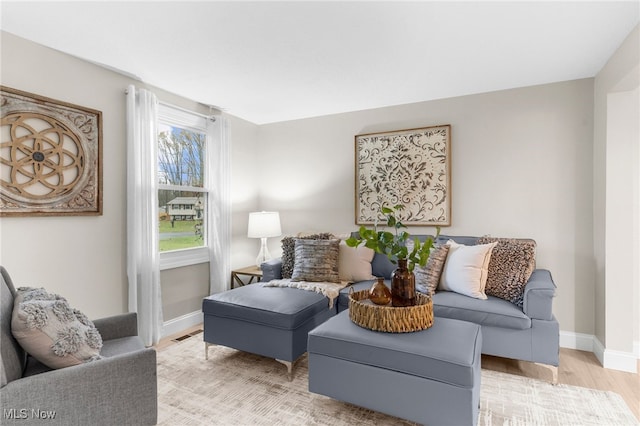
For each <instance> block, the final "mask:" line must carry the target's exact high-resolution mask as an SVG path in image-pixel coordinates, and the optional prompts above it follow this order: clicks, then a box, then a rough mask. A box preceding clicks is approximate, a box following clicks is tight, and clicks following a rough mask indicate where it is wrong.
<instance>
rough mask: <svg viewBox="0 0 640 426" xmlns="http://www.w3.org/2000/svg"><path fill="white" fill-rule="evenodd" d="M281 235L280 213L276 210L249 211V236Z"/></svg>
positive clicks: (267, 236)
mask: <svg viewBox="0 0 640 426" xmlns="http://www.w3.org/2000/svg"><path fill="white" fill-rule="evenodd" d="M280 235H282V230H281V229H280V214H279V213H278V212H253V213H249V229H248V230H247V237H249V238H269V237H278V236H280Z"/></svg>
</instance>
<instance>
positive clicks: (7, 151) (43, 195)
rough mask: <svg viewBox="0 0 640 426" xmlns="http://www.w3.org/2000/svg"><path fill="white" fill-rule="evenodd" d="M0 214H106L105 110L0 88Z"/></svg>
mask: <svg viewBox="0 0 640 426" xmlns="http://www.w3.org/2000/svg"><path fill="white" fill-rule="evenodd" d="M0 108H1V109H2V114H1V122H0V136H1V139H0V216H59V215H101V214H102V164H101V161H102V160H101V157H102V113H101V112H100V111H96V110H93V109H89V108H85V107H81V106H78V105H73V104H69V103H66V102H61V101H56V100H53V99H49V98H45V97H42V96H38V95H34V94H31V93H27V92H22V91H19V90H15V89H11V88H8V87H4V86H0Z"/></svg>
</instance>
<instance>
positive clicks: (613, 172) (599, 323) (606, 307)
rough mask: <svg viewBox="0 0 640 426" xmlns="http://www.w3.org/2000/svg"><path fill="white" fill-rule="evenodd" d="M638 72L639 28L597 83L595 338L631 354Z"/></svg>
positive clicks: (635, 338)
mask: <svg viewBox="0 0 640 426" xmlns="http://www.w3.org/2000/svg"><path fill="white" fill-rule="evenodd" d="M639 74H640V30H639V27H638V26H636V28H635V29H634V30H633V31H632V32H631V34H629V36H628V37H627V39H626V40H625V41H624V42H623V43H622V45H621V46H620V47H619V48H618V50H617V51H616V52H615V54H614V55H613V56H612V57H611V58H610V59H609V61H608V62H607V64H606V65H605V66H604V67H603V69H602V70H601V71H600V72H599V73H598V75H597V76H596V78H595V84H594V143H593V150H594V151H593V152H594V163H593V170H594V181H593V193H594V204H593V212H594V222H593V229H594V231H593V232H594V241H595V244H594V258H595V264H596V287H595V297H596V307H595V308H596V309H595V335H596V338H597V339H598V340H599V342H600V343H601V344H602V345H604V347H605V348H607V349H611V350H614V351H620V352H623V353H630V352H631V350H632V347H633V341H635V342H638V339H639V336H638V328H639V326H638V324H637V321H638V316H639V314H638V310H639V309H640V305H639V304H638V298H637V296H636V297H633V296H634V294H635V295H637V294H638V292H639V290H638V286H639V285H640V284H639V283H638V279H637V271H638V257H637V256H635V257H634V256H630V254H632V253H633V252H634V250H636V253H637V247H638V245H639V244H640V242H639V239H640V236H639V235H638V233H633V232H630V231H633V229H634V226H635V229H637V220H638V214H639V213H638V210H637V204H636V206H635V212H634V207H633V205H632V200H633V199H634V197H635V196H634V190H633V181H634V179H635V180H637V179H639V177H638V163H637V161H638V156H637V145H638V133H637V132H638V130H637V127H635V130H634V125H635V126H637V123H638V122H637V112H636V115H635V117H634V116H629V117H625V115H626V114H628V113H630V112H631V111H632V110H633V108H634V107H635V110H636V111H637V105H638V102H639V101H638V91H637V88H638V83H639V80H640V77H639ZM634 91H635V92H634ZM626 123H629V124H626ZM634 153H636V154H634ZM634 159H635V161H636V163H635V164H633V160H634ZM634 174H635V177H634V176H633V175H634ZM621 207H622V210H621ZM634 223H635V225H634ZM634 247H635V248H634ZM634 265H635V266H634ZM634 271H635V272H634ZM634 277H636V278H635V279H634ZM629 364H634V362H633V360H629ZM605 366H606V363H605Z"/></svg>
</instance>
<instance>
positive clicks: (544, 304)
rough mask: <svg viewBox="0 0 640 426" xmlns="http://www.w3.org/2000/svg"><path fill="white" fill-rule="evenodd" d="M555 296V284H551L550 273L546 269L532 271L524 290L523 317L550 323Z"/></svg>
mask: <svg viewBox="0 0 640 426" xmlns="http://www.w3.org/2000/svg"><path fill="white" fill-rule="evenodd" d="M555 294H556V284H555V283H554V282H553V278H552V277H551V272H549V271H547V270H546V269H536V270H535V271H533V273H532V274H531V277H530V278H529V281H528V282H527V285H526V286H525V288H524V305H523V310H524V313H525V315H527V316H528V317H529V318H533V319H539V320H545V321H551V320H552V319H553V312H552V311H553V297H554V296H555Z"/></svg>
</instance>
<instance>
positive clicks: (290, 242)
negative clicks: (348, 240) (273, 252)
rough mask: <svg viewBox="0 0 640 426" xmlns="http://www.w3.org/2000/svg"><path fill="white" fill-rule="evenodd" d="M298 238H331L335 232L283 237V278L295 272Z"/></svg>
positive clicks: (289, 276)
mask: <svg viewBox="0 0 640 426" xmlns="http://www.w3.org/2000/svg"><path fill="white" fill-rule="evenodd" d="M296 238H304V239H305V240H330V239H332V238H334V237H333V234H331V233H329V232H323V233H321V234H311V235H306V236H304V237H284V238H283V239H282V278H291V275H292V274H293V266H294V264H295V259H296V255H295V244H296Z"/></svg>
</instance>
